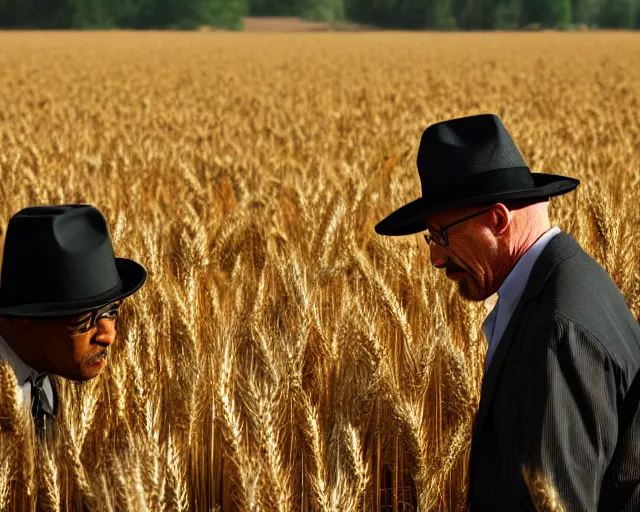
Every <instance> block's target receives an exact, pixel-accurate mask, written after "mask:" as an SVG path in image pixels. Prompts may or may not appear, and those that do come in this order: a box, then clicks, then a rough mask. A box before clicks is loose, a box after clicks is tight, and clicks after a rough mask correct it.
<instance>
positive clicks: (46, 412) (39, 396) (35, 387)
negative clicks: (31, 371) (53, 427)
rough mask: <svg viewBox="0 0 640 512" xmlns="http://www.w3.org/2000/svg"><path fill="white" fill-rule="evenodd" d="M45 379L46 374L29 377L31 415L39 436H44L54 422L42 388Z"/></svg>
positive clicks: (53, 415) (53, 416)
mask: <svg viewBox="0 0 640 512" xmlns="http://www.w3.org/2000/svg"><path fill="white" fill-rule="evenodd" d="M46 377H47V374H46V373H42V374H40V375H37V376H36V377H35V378H34V376H33V375H32V376H30V377H29V379H28V380H29V382H30V383H31V415H32V416H33V421H34V423H35V425H36V431H37V432H38V433H39V434H40V435H46V434H47V430H48V429H49V428H50V424H52V423H53V422H55V419H56V417H55V414H54V413H53V410H52V409H51V406H50V405H49V399H48V398H47V395H46V393H45V391H44V389H43V387H42V384H43V382H44V379H45V378H46Z"/></svg>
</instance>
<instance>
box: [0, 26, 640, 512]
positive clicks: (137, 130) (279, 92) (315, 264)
mask: <svg viewBox="0 0 640 512" xmlns="http://www.w3.org/2000/svg"><path fill="white" fill-rule="evenodd" d="M0 47H2V48H3V50H4V51H3V52H0V69H2V70H3V73H2V74H0V90H2V92H3V93H2V95H0V194H1V197H2V202H1V203H0V234H2V235H3V234H4V230H5V227H6V223H7V221H8V219H9V218H10V216H11V215H12V214H14V213H15V212H16V211H18V210H19V209H21V208H23V207H25V206H27V205H34V204H45V203H65V202H88V203H91V204H94V205H96V206H97V207H98V208H99V209H100V210H102V211H103V212H104V213H105V215H106V217H107V219H108V222H109V226H110V229H111V234H112V237H113V241H114V246H115V249H116V253H117V254H118V255H120V256H123V257H130V258H134V259H136V260H137V261H140V262H141V263H142V264H144V265H145V267H146V268H147V269H148V271H149V279H148V282H147V284H146V285H145V287H143V289H142V290H141V291H140V292H139V293H138V294H136V295H135V296H134V297H132V298H131V299H129V300H127V301H125V303H124V306H123V316H122V322H121V324H120V328H119V335H118V340H119V342H118V343H117V345H116V346H115V347H114V350H113V353H112V356H111V358H110V361H109V365H108V366H107V369H106V371H105V373H104V375H103V376H101V377H100V378H99V379H97V380H95V381H92V382H89V383H85V384H82V385H80V384H76V383H72V382H65V381H62V380H61V379H56V383H57V385H58V389H59V391H60V407H61V410H60V421H59V424H60V436H59V438H58V439H57V440H55V441H52V442H51V443H47V444H43V443H42V442H40V441H39V440H37V439H36V438H35V437H34V436H33V432H32V427H31V426H30V424H29V421H28V411H26V409H24V408H20V407H19V404H18V402H17V400H18V399H17V396H18V395H17V389H16V388H15V384H16V383H15V378H13V377H12V376H11V371H10V369H9V368H7V367H5V366H4V365H0V385H1V389H2V394H1V395H0V431H1V432H0V434H1V435H0V460H1V461H2V463H1V464H0V508H2V510H52V511H57V510H82V507H83V506H85V507H86V509H88V510H105V511H115V510H118V511H126V510H131V511H134V510H135V511H144V510H149V511H159V510H195V511H209V510H222V511H225V512H226V511H232V510H252V511H278V512H280V511H282V512H285V511H294V510H304V511H307V510H309V511H311V510H313V511H330V510H336V511H337V510H340V511H346V510H353V511H356V510H367V511H369V510H372V511H376V510H385V511H390V510H415V508H411V507H416V506H418V507H419V509H420V510H422V511H427V510H433V511H436V510H442V511H457V510H460V511H461V510H464V506H465V497H466V486H467V456H468V450H469V443H470V434H471V425H472V419H473V415H474V413H475V410H476V407H477V402H478V396H479V389H480V382H481V378H482V372H483V360H484V351H485V340H484V336H483V334H482V331H481V330H480V326H481V323H482V320H483V319H484V316H485V315H486V314H487V312H488V310H487V309H486V306H487V305H489V304H490V301H487V304H469V303H466V302H464V301H462V300H460V298H459V297H458V296H457V294H456V290H455V287H454V285H452V283H451V282H449V281H448V280H446V279H445V278H443V277H442V275H440V274H439V273H436V272H435V271H434V270H433V269H432V268H431V267H430V263H429V254H428V250H427V248H426V246H425V244H424V241H422V240H421V238H420V237H419V236H416V237H405V238H399V239H388V238H383V237H379V236H377V235H376V234H375V233H374V232H373V226H374V224H375V222H376V221H378V220H379V219H381V218H382V217H383V216H384V215H386V214H387V213H388V212H389V211H391V210H392V209H394V208H396V207H398V206H399V205H401V204H404V203H405V202H406V201H408V200H410V199H412V198H415V197H417V196H418V195H419V182H418V179H417V175H416V170H415V156H416V150H417V146H418V142H419V138H420V135H421V133H422V130H424V128H425V127H426V126H428V125H429V124H431V123H433V122H436V121H439V120H443V119H446V118H449V117H455V116H462V115H471V114H475V113H480V112H495V113H497V114H499V115H500V116H501V117H502V119H503V120H504V122H505V124H506V126H507V127H508V129H509V130H510V131H511V132H512V134H513V136H514V138H515V140H516V141H517V143H518V145H519V147H520V149H521V150H522V152H523V154H524V156H525V158H526V159H527V161H528V162H529V164H530V165H531V167H532V169H533V170H534V171H536V172H552V173H558V174H565V175H570V176H575V177H577V178H579V179H581V180H582V186H581V187H580V188H579V189H578V190H577V191H576V192H575V193H573V194H569V195H567V196H563V197H561V198H558V199H552V202H551V210H550V211H551V217H552V222H553V223H555V224H558V225H559V226H560V227H562V228H563V229H564V230H566V231H568V232H570V233H572V234H573V235H574V236H575V237H576V238H577V240H578V241H579V242H580V243H581V244H582V245H583V247H584V248H585V249H586V250H587V251H589V252H590V253H591V254H592V255H593V256H594V257H595V258H596V259H597V260H598V261H599V262H600V263H601V264H602V265H603V266H604V267H605V268H606V269H607V271H608V272H609V273H610V274H611V276H612V277H613V279H614V280H615V282H616V283H617V285H618V286H619V287H620V289H621V290H622V292H623V294H624V295H625V297H626V298H627V300H628V303H629V305H630V307H631V309H632V311H633V313H634V314H635V315H636V317H638V315H640V251H639V250H638V247H640V154H639V153H638V152H637V148H638V147H640V125H638V119H637V112H638V108H639V107H640V85H639V84H640V68H638V66H637V65H636V64H637V62H638V61H639V60H640V35H637V34H631V33H622V32H620V33H606V32H603V33H588V34H566V33H563V34H560V33H540V34H466V35H460V34H417V33H416V34H401V33H384V34H378V33H366V34H346V33H345V34H263V35H248V34H224V33H193V34H181V33H154V32H149V33H144V34H135V33H117V32H112V33H37V32H33V33H22V34H21V33H11V34H10V33H0ZM12 379H13V380H12ZM527 471H528V472H525V475H526V476H527V478H528V481H529V482H530V485H531V492H532V496H533V497H534V500H535V501H536V503H537V504H538V506H539V507H540V510H547V511H551V510H561V508H560V507H561V506H560V505H559V504H558V503H557V500H556V495H555V494H554V490H553V488H552V486H551V485H550V484H549V483H548V482H547V481H546V480H545V478H544V475H537V474H533V473H531V472H530V471H529V470H527ZM403 507H404V508H403Z"/></svg>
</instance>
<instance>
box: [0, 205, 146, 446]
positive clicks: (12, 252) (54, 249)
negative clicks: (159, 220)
mask: <svg viewBox="0 0 640 512" xmlns="http://www.w3.org/2000/svg"><path fill="white" fill-rule="evenodd" d="M145 280H146V270H145V269H144V267H142V266H141V265H139V264H138V263H136V262H134V261H132V260H128V259H124V258H116V257H115V256H114V253H113V248H112V246H111V240H110V238H109V232H108V229H107V224H106V221H105V219H104V217H103V216H102V214H101V213H100V212H99V211H98V210H97V209H96V208H94V207H93V206H90V205H60V206H37V207H29V208H25V209H23V210H21V211H19V212H18V213H16V214H15V215H14V216H13V217H12V218H11V220H10V221H9V226H8V228H7V234H6V238H5V243H4V255H3V260H2V273H1V281H0V359H2V360H5V361H7V362H8V363H9V364H10V365H11V367H12V369H13V371H14V373H15V375H16V379H17V381H18V386H19V387H20V390H21V392H22V395H23V398H24V401H25V403H26V404H27V405H28V406H29V407H30V410H31V413H32V415H33V419H34V422H35V427H36V431H37V432H38V433H39V434H40V435H42V436H45V437H46V436H49V434H50V432H51V431H52V427H53V424H54V423H55V418H56V413H57V408H58V397H57V393H56V391H55V389H54V386H53V382H52V380H51V379H50V378H49V376H50V375H52V374H53V375H59V376H61V377H63V378H65V379H70V380H74V381H80V382H82V381H86V380H89V379H93V378H95V377H97V376H98V375H99V374H100V373H101V372H102V370H103V368H104V367H105V365H106V364H107V361H108V356H109V351H110V348H111V346H112V344H113V343H114V342H115V339H116V320H117V318H118V314H119V309H120V305H121V304H122V301H123V300H124V299H125V298H126V297H128V296H130V295H132V294H133V293H134V292H136V291H137V290H138V289H139V288H140V287H141V286H142V285H143V283H144V282H145Z"/></svg>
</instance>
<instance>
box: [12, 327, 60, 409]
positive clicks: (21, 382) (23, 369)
mask: <svg viewBox="0 0 640 512" xmlns="http://www.w3.org/2000/svg"><path fill="white" fill-rule="evenodd" d="M0 359H1V360H3V361H7V362H8V363H9V364H10V365H11V367H12V368H13V373H15V374H16V379H17V380H18V386H19V387H20V391H21V392H22V397H23V400H24V403H25V404H27V406H29V407H30V406H31V382H30V381H29V377H31V378H32V379H34V380H35V378H36V377H37V376H38V372H36V371H35V370H34V369H33V368H31V367H30V366H28V365H27V364H26V363H25V362H23V361H22V359H20V358H19V357H18V355H17V354H16V353H15V352H14V351H13V349H12V348H11V347H10V346H9V344H8V343H7V342H6V340H5V339H4V338H3V337H2V336H0ZM42 388H43V389H44V393H45V395H46V396H47V400H48V401H49V407H50V408H52V409H53V386H52V385H51V381H50V380H49V376H48V375H47V377H45V379H44V381H43V382H42Z"/></svg>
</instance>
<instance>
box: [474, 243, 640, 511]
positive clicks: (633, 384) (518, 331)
mask: <svg viewBox="0 0 640 512" xmlns="http://www.w3.org/2000/svg"><path fill="white" fill-rule="evenodd" d="M525 470H526V474H527V475H536V474H537V475H539V476H540V477H541V478H542V479H546V481H547V482H548V483H549V484H551V485H552V486H553V487H554V488H555V490H556V492H557V495H558V496H559V497H560V499H561V500H562V502H563V504H564V506H565V510H566V511H567V512H587V511H589V512H596V511H597V512H637V511H640V325H638V321H637V320H636V319H635V318H634V317H633V315H632V314H631V312H630V310H629V308H628V306H627V304H626V302H625V299H624V297H623V296H622V294H621V293H620V291H619V290H618V288H617V287H616V285H615V283H614V282H613V281H612V280H611V278H610V277H609V275H608V274H607V273H606V271H605V270H604V269H603V268H602V267H601V266H600V265H599V264H598V263H597V262H596V261H595V260H594V259H593V258H591V257H590V256H589V255H588V254H587V253H586V252H584V251H583V250H582V248H581V247H580V245H579V244H578V243H577V241H576V240H575V239H574V238H573V237H572V236H571V235H569V234H567V233H559V234H558V235H556V236H555V237H554V238H553V239H552V240H551V241H550V242H549V244H548V245H547V247H546V248H545V249H544V251H543V252H542V253H541V254H540V256H539V258H538V260H537V261H536V263H535V265H534V267H533V269H532V272H531V276H530V278H529V280H528V281H527V285H526V287H525V290H524V292H523V294H522V297H521V298H520V300H519V302H518V304H517V306H516V308H515V310H514V312H513V315H512V317H511V319H510V321H509V324H508V325H507V328H506V330H505V332H504V335H503V336H502V338H501V340H500V345H499V346H498V348H497V349H496V352H495V354H494V356H493V361H492V363H491V365H490V366H489V368H488V371H487V373H486V375H485V377H484V381H483V383H482V392H481V399H480V407H479V410H478V414H477V416H476V421H475V425H474V431H473V440H472V448H471V459H470V481H469V495H468V502H469V507H470V510H471V512H482V511H491V512H499V511H504V512H507V511H508V512H528V511H531V512H533V511H535V510H536V507H535V505H534V501H533V499H532V494H531V493H530V491H529V488H528V487H527V480H529V481H530V480H531V479H530V478H527V479H526V478H525V477H524V474H525ZM534 495H535V493H534Z"/></svg>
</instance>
